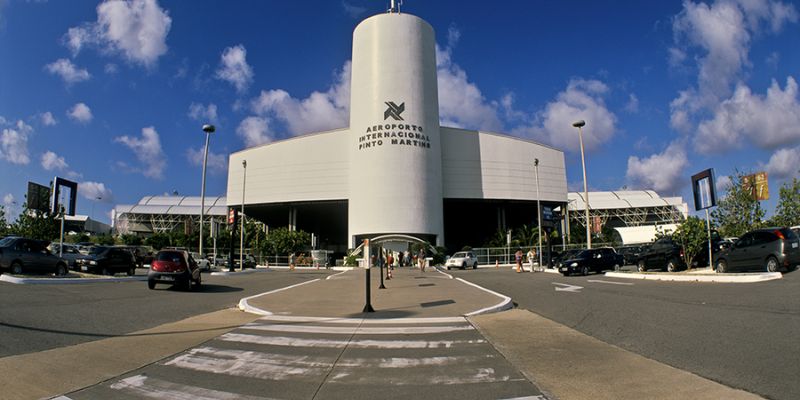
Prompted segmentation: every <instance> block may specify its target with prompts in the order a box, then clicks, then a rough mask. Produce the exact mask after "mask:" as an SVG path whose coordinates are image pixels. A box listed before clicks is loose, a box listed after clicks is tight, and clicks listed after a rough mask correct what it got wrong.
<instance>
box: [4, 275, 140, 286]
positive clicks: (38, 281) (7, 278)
mask: <svg viewBox="0 0 800 400" xmlns="http://www.w3.org/2000/svg"><path fill="white" fill-rule="evenodd" d="M146 280H147V277H146V276H129V277H125V278H52V279H51V278H17V277H15V276H11V275H8V274H2V275H0V281H3V282H8V283H13V284H17V285H59V284H62V285H63V284H71V283H118V282H144V281H146Z"/></svg>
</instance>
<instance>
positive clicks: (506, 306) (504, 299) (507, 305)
mask: <svg viewBox="0 0 800 400" xmlns="http://www.w3.org/2000/svg"><path fill="white" fill-rule="evenodd" d="M456 280H458V281H461V282H464V283H466V284H467V285H470V286H472V287H476V288H478V289H480V290H483V291H484V292H487V293H491V294H493V295H495V296H497V297H499V298H500V299H501V300H500V302H499V303H497V304H495V305H493V306H490V307H486V308H481V309H480V310H477V311H473V312H470V313H466V314H464V315H465V316H467V317H474V316H476V315H480V314H488V313H493V312H500V311H503V310H510V309H511V308H513V307H514V305H513V304H512V303H511V297H508V296H506V295H504V294H500V293H497V292H495V291H492V290H489V289H486V288H485V287H483V286H479V285H476V284H474V283H472V282H469V281H465V280H463V279H461V278H456Z"/></svg>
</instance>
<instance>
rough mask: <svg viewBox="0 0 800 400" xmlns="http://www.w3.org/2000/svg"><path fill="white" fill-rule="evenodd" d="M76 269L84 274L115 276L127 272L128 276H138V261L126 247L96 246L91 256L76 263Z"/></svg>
mask: <svg viewBox="0 0 800 400" xmlns="http://www.w3.org/2000/svg"><path fill="white" fill-rule="evenodd" d="M75 265H76V269H77V270H80V271H83V272H90V273H95V274H96V273H99V274H102V275H113V274H115V273H117V272H125V273H126V274H128V276H132V275H134V274H136V260H135V259H134V258H133V254H131V252H130V250H128V249H126V248H124V247H105V246H95V247H92V248H91V249H90V250H89V254H87V255H85V256H83V257H81V258H79V259H77V260H76V261H75Z"/></svg>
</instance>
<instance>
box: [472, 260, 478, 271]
mask: <svg viewBox="0 0 800 400" xmlns="http://www.w3.org/2000/svg"><path fill="white" fill-rule="evenodd" d="M472 269H478V262H477V261H475V264H472Z"/></svg>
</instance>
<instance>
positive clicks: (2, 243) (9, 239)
mask: <svg viewBox="0 0 800 400" xmlns="http://www.w3.org/2000/svg"><path fill="white" fill-rule="evenodd" d="M13 242H14V238H13V237H7V238H3V240H0V247H5V246H8V245H10V244H11V243H13Z"/></svg>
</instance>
